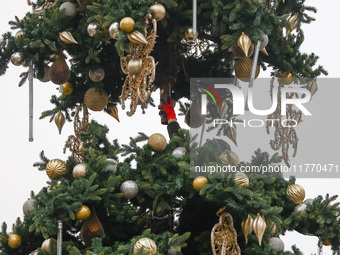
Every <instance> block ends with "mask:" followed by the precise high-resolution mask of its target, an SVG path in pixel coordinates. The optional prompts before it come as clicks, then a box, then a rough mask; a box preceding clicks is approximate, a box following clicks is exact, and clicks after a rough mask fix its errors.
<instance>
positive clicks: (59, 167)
mask: <svg viewBox="0 0 340 255" xmlns="http://www.w3.org/2000/svg"><path fill="white" fill-rule="evenodd" d="M66 172H67V166H66V163H65V162H64V161H62V160H61V159H52V160H50V161H49V162H48V163H47V165H46V174H47V175H48V177H50V178H51V179H52V180H58V179H60V178H61V177H63V176H64V175H65V174H66Z"/></svg>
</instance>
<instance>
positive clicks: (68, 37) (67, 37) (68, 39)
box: [59, 31, 78, 44]
mask: <svg viewBox="0 0 340 255" xmlns="http://www.w3.org/2000/svg"><path fill="white" fill-rule="evenodd" d="M59 37H60V40H62V41H63V42H64V43H66V44H71V43H74V44H78V42H77V41H76V39H74V37H73V36H72V34H71V32H66V31H64V32H61V33H59Z"/></svg>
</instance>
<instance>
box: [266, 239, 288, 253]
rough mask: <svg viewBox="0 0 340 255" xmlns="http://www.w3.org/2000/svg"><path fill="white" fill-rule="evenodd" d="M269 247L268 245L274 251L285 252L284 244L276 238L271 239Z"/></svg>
mask: <svg viewBox="0 0 340 255" xmlns="http://www.w3.org/2000/svg"><path fill="white" fill-rule="evenodd" d="M269 245H270V248H272V249H273V250H274V251H284V250H285V244H284V242H283V241H282V240H281V239H280V238H278V237H271V238H270V240H269Z"/></svg>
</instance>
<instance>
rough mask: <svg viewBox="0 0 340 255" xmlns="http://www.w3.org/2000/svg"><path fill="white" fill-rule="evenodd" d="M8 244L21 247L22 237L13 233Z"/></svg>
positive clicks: (12, 246)
mask: <svg viewBox="0 0 340 255" xmlns="http://www.w3.org/2000/svg"><path fill="white" fill-rule="evenodd" d="M8 246H9V247H11V248H13V249H16V248H19V247H20V246H21V237H20V236H19V235H17V234H11V235H10V236H9V237H8Z"/></svg>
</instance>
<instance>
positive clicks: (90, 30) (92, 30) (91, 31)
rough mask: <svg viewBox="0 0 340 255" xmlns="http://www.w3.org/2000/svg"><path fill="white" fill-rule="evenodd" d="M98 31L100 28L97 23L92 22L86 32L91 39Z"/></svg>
mask: <svg viewBox="0 0 340 255" xmlns="http://www.w3.org/2000/svg"><path fill="white" fill-rule="evenodd" d="M99 31H100V26H99V24H98V23H95V22H93V23H90V24H89V25H88V26H87V32H88V33H89V35H90V36H91V37H93V36H95V35H96V34H97V33H98V32H99Z"/></svg>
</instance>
